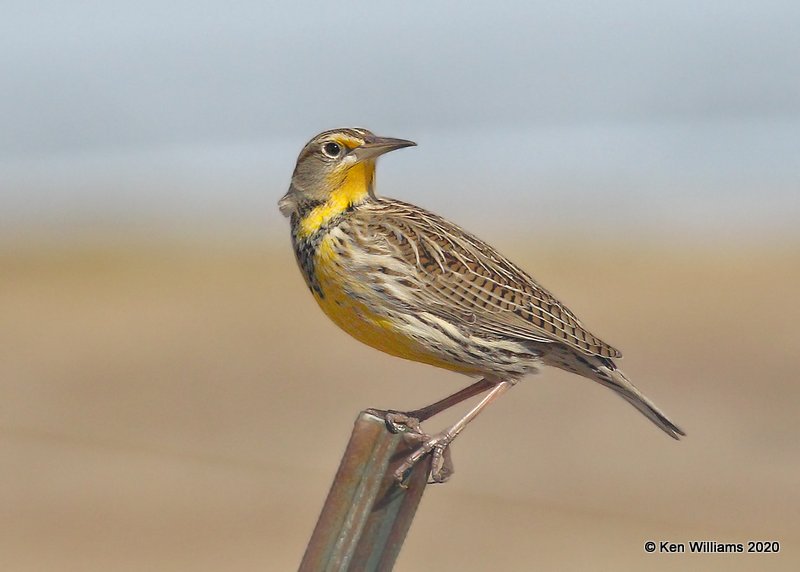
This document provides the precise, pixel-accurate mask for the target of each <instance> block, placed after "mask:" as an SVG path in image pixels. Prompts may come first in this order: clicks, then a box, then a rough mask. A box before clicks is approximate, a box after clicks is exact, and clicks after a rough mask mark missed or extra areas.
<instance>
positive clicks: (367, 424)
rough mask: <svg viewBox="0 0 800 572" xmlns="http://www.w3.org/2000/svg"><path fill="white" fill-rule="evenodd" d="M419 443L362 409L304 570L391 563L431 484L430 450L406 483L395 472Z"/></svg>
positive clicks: (353, 569) (337, 571)
mask: <svg viewBox="0 0 800 572" xmlns="http://www.w3.org/2000/svg"><path fill="white" fill-rule="evenodd" d="M418 444H419V442H418V441H417V442H413V441H412V442H409V439H408V437H407V435H404V434H403V433H397V434H395V433H391V432H390V431H389V430H388V429H386V424H385V422H384V420H383V419H381V418H380V417H376V416H375V415H373V414H371V413H367V412H366V411H362V412H361V414H360V415H359V416H358V418H357V419H356V423H355V427H354V428H353V434H352V435H351V437H350V442H349V443H348V445H347V450H346V451H345V453H344V456H343V457H342V461H341V464H340V465H339V470H338V472H337V473H336V478H335V479H334V481H333V484H332V485H331V490H330V492H329V493H328V498H327V500H326V501H325V505H324V506H323V507H322V513H321V514H320V516H319V520H317V526H316V527H315V528H314V533H313V534H312V535H311V540H310V541H309V543H308V547H307V548H306V552H305V555H304V556H303V561H302V563H301V564H300V572H323V571H324V572H345V571H346V572H357V571H373V570H379V571H381V572H383V571H388V570H391V569H392V567H393V566H394V562H395V560H396V559H397V556H398V554H399V553H400V548H401V547H402V546H403V541H404V540H405V537H406V534H407V533H408V529H409V527H410V526H411V521H412V520H413V519H414V513H415V512H416V511H417V506H418V505H419V502H420V500H421V499H422V493H423V491H424V490H425V486H426V485H427V481H428V473H429V471H430V463H431V461H430V456H428V457H426V458H424V459H423V460H422V461H420V462H419V463H417V464H416V465H415V466H414V468H413V469H412V471H411V474H410V475H409V477H408V479H407V480H406V481H405V482H404V484H403V486H400V485H399V484H398V483H397V481H396V480H395V478H394V475H393V473H394V471H395V469H397V468H398V467H399V465H400V463H402V462H403V460H404V458H405V457H406V456H407V455H409V454H410V453H411V452H412V451H413V449H414V447H415V446H416V445H418Z"/></svg>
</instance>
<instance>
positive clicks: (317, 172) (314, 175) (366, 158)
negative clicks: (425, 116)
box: [278, 127, 416, 216]
mask: <svg viewBox="0 0 800 572" xmlns="http://www.w3.org/2000/svg"><path fill="white" fill-rule="evenodd" d="M412 145H416V143H414V142H413V141H406V140H405V139H393V138H391V137H378V136H376V135H374V134H373V133H371V132H370V131H367V130H366V129H361V128H358V127H352V128H343V129H332V130H330V131H325V132H323V133H320V134H319V135H317V136H316V137H314V138H313V139H312V140H311V141H309V142H308V143H306V146H305V147H303V150H302V151H300V155H299V156H298V157H297V165H296V166H295V168H294V174H293V175H292V183H291V185H290V187H289V191H288V192H287V193H286V194H285V195H284V196H283V198H281V200H280V202H279V203H278V205H279V206H280V209H281V212H282V213H283V214H284V215H286V216H291V215H292V214H293V213H296V212H299V211H307V210H308V209H309V207H311V208H314V207H316V206H318V205H321V204H325V203H329V202H331V201H336V202H341V203H348V206H349V205H350V204H353V203H355V202H358V201H360V200H363V199H365V198H366V197H367V196H370V195H372V184H373V180H374V176H375V159H376V158H377V157H378V156H380V155H383V154H384V153H388V152H389V151H394V150H395V149H402V148H403V147H410V146H412Z"/></svg>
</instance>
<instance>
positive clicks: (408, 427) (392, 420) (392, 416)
mask: <svg viewBox="0 0 800 572" xmlns="http://www.w3.org/2000/svg"><path fill="white" fill-rule="evenodd" d="M367 412H368V413H371V414H372V415H375V416H376V417H381V418H382V419H383V420H384V422H385V423H386V428H387V429H388V430H389V431H391V432H392V433H412V434H415V435H424V433H423V432H422V427H421V426H420V423H419V419H417V418H416V417H413V416H412V415H410V414H408V413H403V412H402V411H394V410H393V409H388V410H383V409H367Z"/></svg>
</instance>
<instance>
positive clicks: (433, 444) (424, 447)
mask: <svg viewBox="0 0 800 572" xmlns="http://www.w3.org/2000/svg"><path fill="white" fill-rule="evenodd" d="M409 438H413V439H414V440H415V441H421V442H422V444H421V445H420V446H419V447H418V448H417V449H416V450H415V451H414V452H413V453H411V454H410V455H409V456H408V457H406V459H405V460H404V461H403V462H402V463H401V464H400V466H399V467H397V470H395V472H394V478H395V479H397V481H398V482H400V483H401V484H402V483H403V482H405V479H406V477H407V476H408V473H409V471H410V470H411V469H412V468H413V467H414V465H416V464H417V463H418V462H419V461H421V460H422V459H423V458H425V456H426V455H428V454H430V455H431V472H430V480H429V481H428V482H429V483H444V482H446V481H447V480H448V479H449V478H450V477H451V476H452V474H453V473H454V472H455V469H454V468H453V459H452V457H451V456H450V443H451V441H452V440H453V439H454V438H455V437H454V436H451V435H450V434H449V433H448V432H447V431H445V432H442V433H439V434H437V435H434V436H430V435H425V434H424V433H421V434H418V433H410V434H409Z"/></svg>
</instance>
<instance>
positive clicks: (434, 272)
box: [278, 127, 685, 482]
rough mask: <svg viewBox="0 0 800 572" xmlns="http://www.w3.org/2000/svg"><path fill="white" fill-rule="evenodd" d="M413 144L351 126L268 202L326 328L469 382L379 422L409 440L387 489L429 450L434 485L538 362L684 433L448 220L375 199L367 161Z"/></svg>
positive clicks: (319, 143) (558, 311)
mask: <svg viewBox="0 0 800 572" xmlns="http://www.w3.org/2000/svg"><path fill="white" fill-rule="evenodd" d="M415 145H416V143H414V142H413V141H408V140H405V139H396V138H391V137H379V136H376V135H374V134H373V133H372V132H370V131H368V130H367V129H363V128H358V127H351V128H339V129H333V130H329V131H324V132H322V133H320V134H319V135H317V136H315V137H314V138H313V139H311V140H310V141H309V142H308V143H307V144H306V145H305V146H304V147H303V149H302V150H301V152H300V154H299V156H298V158H297V163H296V166H295V169H294V172H293V174H292V178H291V183H290V185H289V190H288V191H287V192H286V194H285V195H284V196H283V197H282V198H281V199H280V200H279V203H278V205H279V208H280V211H281V213H282V214H283V215H284V216H286V217H288V218H289V223H290V227H291V240H292V246H293V250H294V253H295V257H296V260H297V263H298V266H299V268H300V271H301V273H302V275H303V277H304V278H305V282H306V284H307V286H308V288H309V290H310V291H311V294H312V295H313V297H314V299H315V300H316V302H317V304H318V305H319V307H320V308H321V309H322V311H323V312H324V313H325V314H326V315H327V316H328V317H329V318H330V319H331V320H332V321H333V322H334V323H335V324H336V325H337V326H339V327H340V328H341V329H342V330H344V331H345V332H347V333H348V334H350V335H351V336H352V337H354V338H356V339H357V340H359V341H361V342H363V343H365V344H367V345H369V346H372V347H373V348H376V349H378V350H381V351H383V352H385V353H387V354H390V355H393V356H397V357H400V358H405V359H408V360H412V361H417V362H422V363H425V364H429V365H432V366H436V367H439V368H443V369H447V370H451V371H455V372H459V373H462V374H465V375H467V376H470V377H472V378H477V379H478V381H475V382H474V383H472V385H469V386H468V387H466V388H464V389H462V390H461V391H458V392H456V393H454V394H453V395H450V396H448V397H445V398H444V399H441V400H440V401H437V402H436V403H433V404H431V405H428V406H426V407H422V408H420V409H416V410H413V411H408V412H400V411H394V410H389V411H387V412H385V413H386V421H387V424H389V425H390V427H393V428H395V429H398V428H400V429H402V428H404V427H403V426H405V428H411V429H413V430H414V431H416V432H418V433H419V434H420V441H421V444H420V445H419V446H418V448H416V449H415V450H414V452H413V453H411V454H410V455H409V456H408V458H407V459H405V461H404V462H403V463H402V464H401V465H400V467H399V468H398V469H397V471H396V473H395V476H396V477H397V479H398V480H401V481H402V479H403V475H405V474H408V471H409V469H411V468H412V467H413V466H414V465H415V464H416V463H417V462H418V461H419V460H420V459H422V458H423V457H425V456H426V455H428V454H429V453H430V454H432V456H433V460H432V463H431V469H430V475H429V477H430V479H431V482H444V481H445V480H447V479H448V478H449V477H450V475H451V474H452V472H453V470H452V464H451V463H450V462H449V455H448V454H447V453H449V449H448V447H449V445H450V444H451V443H452V441H453V440H454V439H455V438H456V437H457V436H458V435H459V433H461V431H462V430H463V429H464V428H465V427H466V425H467V424H468V423H469V422H470V421H472V420H473V419H474V418H475V417H476V416H477V415H478V414H479V413H480V412H481V411H482V410H484V408H485V407H486V406H487V405H489V404H490V403H491V402H493V401H495V400H496V399H497V398H498V397H500V396H501V395H502V394H504V393H506V392H507V391H508V390H509V389H510V388H511V387H513V386H514V385H515V384H516V383H518V382H519V381H520V380H521V379H522V378H523V377H525V376H526V375H527V374H532V373H537V372H538V371H539V369H540V368H541V367H542V366H550V367H556V368H560V369H562V370H566V371H568V372H571V373H574V374H577V375H580V376H583V377H585V378H588V379H590V380H592V381H595V382H597V383H599V384H600V385H603V386H605V387H608V388H610V389H611V390H613V391H614V392H615V393H617V395H619V396H621V397H622V398H623V399H625V400H626V401H627V402H628V403H630V404H631V405H633V406H634V407H635V408H636V409H637V410H638V411H640V412H641V413H642V414H644V415H645V416H646V417H647V418H648V419H649V420H650V421H652V422H653V423H654V424H655V425H656V426H658V427H659V428H660V429H661V430H663V431H664V432H665V433H666V434H667V435H669V436H670V437H672V438H674V439H679V438H680V437H681V436H684V435H685V433H684V431H683V430H682V429H681V428H679V427H678V426H677V425H676V424H675V423H673V422H672V421H671V420H670V419H669V418H668V417H667V416H666V415H665V414H664V413H662V412H661V410H659V409H658V407H656V405H655V404H654V403H653V402H652V401H650V400H649V399H648V398H647V397H645V396H644V395H643V394H642V392H641V391H639V389H637V388H636V386H634V385H633V383H632V382H631V381H630V380H629V379H628V377H627V376H626V375H625V374H624V373H623V372H622V370H620V369H619V367H617V364H616V361H615V360H618V359H619V358H621V357H622V353H621V352H620V351H619V350H617V349H616V348H614V347H613V346H611V345H609V344H608V343H606V342H604V341H603V340H601V339H600V338H599V337H597V336H596V335H595V334H593V333H591V332H590V331H589V330H588V329H587V328H586V327H585V326H584V325H583V323H582V322H581V321H580V320H579V319H578V318H577V316H576V315H575V314H574V313H573V312H572V311H571V310H570V309H569V308H567V307H566V306H565V305H564V304H562V303H561V302H560V301H559V300H558V299H557V298H556V297H555V296H554V295H553V294H552V293H551V292H550V291H549V290H547V289H545V288H544V287H543V286H541V285H540V284H539V283H538V282H537V281H536V280H534V279H533V278H532V277H531V276H530V275H529V274H528V273H527V272H525V271H524V270H522V269H521V268H520V267H519V266H517V265H516V264H514V263H513V262H511V261H510V260H509V259H508V258H506V257H505V256H503V255H502V254H500V252H498V251H497V250H496V249H495V248H494V247H492V246H491V245H489V244H488V243H487V242H485V241H483V240H481V239H479V238H478V237H476V236H475V235H473V234H471V233H469V232H467V231H466V230H464V229H462V228H461V227H459V226H458V225H456V224H454V223H452V222H450V221H448V220H446V219H445V218H442V217H440V216H438V215H436V214H434V213H432V212H429V211H428V210H425V209H423V208H421V207H418V206H415V205H412V204H409V203H406V202H403V201H399V200H395V199H390V198H385V197H380V196H377V195H376V194H375V169H376V161H377V159H378V157H380V156H381V155H384V154H385V153H388V152H390V151H395V150H397V149H402V148H406V147H412V146H415ZM480 394H485V396H484V397H483V399H482V400H481V401H480V402H479V403H478V404H477V405H476V406H474V407H473V408H472V409H470V410H469V411H468V412H466V414H465V415H463V417H461V418H460V419H459V420H458V421H457V422H456V423H454V424H453V425H452V426H450V427H448V428H447V429H446V430H444V431H441V432H440V433H438V434H436V435H433V436H431V435H426V434H424V433H423V432H422V431H421V430H420V429H419V423H421V422H422V421H425V420H427V419H429V418H430V417H432V416H433V415H436V414H437V413H439V412H441V411H443V410H445V409H447V408H449V407H452V406H454V405H456V404H458V403H460V402H462V401H464V400H466V399H469V398H471V397H474V396H476V395H480Z"/></svg>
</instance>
